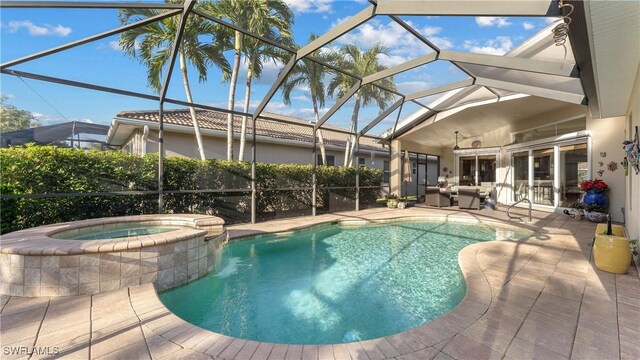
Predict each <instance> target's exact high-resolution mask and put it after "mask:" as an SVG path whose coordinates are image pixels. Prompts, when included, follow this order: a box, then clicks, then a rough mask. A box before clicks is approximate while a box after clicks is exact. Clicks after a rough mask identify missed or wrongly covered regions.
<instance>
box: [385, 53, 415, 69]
mask: <svg viewBox="0 0 640 360" xmlns="http://www.w3.org/2000/svg"><path fill="white" fill-rule="evenodd" d="M408 60H409V58H407V57H405V56H400V55H387V54H380V55H378V61H379V62H380V64H382V65H384V66H386V67H393V66H396V65H400V64H402V63H404V62H407V61H408Z"/></svg>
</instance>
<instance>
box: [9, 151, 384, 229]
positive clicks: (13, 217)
mask: <svg viewBox="0 0 640 360" xmlns="http://www.w3.org/2000/svg"><path fill="white" fill-rule="evenodd" d="M0 165H1V166H0V183H1V185H2V188H1V189H0V193H1V194H2V195H9V194H31V195H33V194H61V195H60V196H56V197H49V198H38V197H37V196H35V197H26V198H18V199H7V198H6V197H2V204H1V205H0V207H1V209H0V210H1V211H2V214H1V215H2V217H1V220H2V228H1V232H2V233H6V232H9V231H14V230H19V229H24V228H29V227H34V226H40V225H45V224H51V223H58V222H65V221H73V220H81V219H88V218H97V217H106V216H123V215H136V214H147V213H155V212H157V209H158V202H157V199H158V195H157V194H153V193H151V194H148V193H144V192H145V191H146V192H149V191H157V189H158V183H157V174H158V172H157V171H158V169H157V168H158V156H157V154H150V155H147V156H145V157H139V156H135V155H130V154H126V153H122V152H117V151H114V152H104V151H96V150H89V151H85V150H79V149H69V148H58V147H54V146H35V145H29V146H26V147H24V148H8V149H0ZM317 180H318V201H317V205H318V207H319V208H320V210H321V211H322V209H328V207H329V203H330V202H331V201H333V200H335V198H336V197H338V198H341V199H343V200H342V201H343V202H344V203H349V201H353V198H354V192H355V169H354V168H344V167H329V166H319V167H318V171H317ZM381 182H382V171H380V170H376V169H368V168H361V169H360V184H361V186H363V187H364V186H373V187H374V188H371V189H368V188H367V189H361V190H360V201H361V204H363V205H364V206H367V205H368V204H374V203H375V199H376V198H377V197H378V196H379V193H380V183H381ZM163 186H164V190H165V192H166V194H165V195H164V197H163V198H164V207H163V209H164V211H165V212H168V213H200V214H215V215H218V216H221V217H223V218H224V219H225V220H226V221H227V222H239V221H248V220H249V218H250V213H251V164H250V163H246V162H232V161H226V160H213V159H211V160H206V161H200V160H196V159H188V158H181V157H169V158H165V161H164V177H163ZM256 187H257V189H258V191H257V199H256V200H257V201H256V212H257V214H258V216H259V218H261V219H265V218H270V217H274V216H280V215H282V214H284V215H288V214H292V213H293V214H297V213H300V210H305V211H310V209H311V203H312V191H311V187H312V167H311V165H297V164H267V163H258V164H256ZM330 187H348V189H346V190H343V189H337V190H328V189H327V188H330ZM288 188H301V189H298V190H294V191H291V190H284V189H288ZM190 190H207V192H204V193H203V192H195V191H190ZM100 192H124V194H122V195H108V196H104V195H101V196H99V195H95V196H91V195H87V194H88V193H89V194H90V193H100ZM133 192H137V193H133ZM74 193H75V194H74ZM65 194H66V195H65ZM80 195H82V196H80Z"/></svg>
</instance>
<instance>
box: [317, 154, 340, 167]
mask: <svg viewBox="0 0 640 360" xmlns="http://www.w3.org/2000/svg"><path fill="white" fill-rule="evenodd" d="M317 164H318V165H326V166H336V157H335V156H333V155H327V163H326V164H323V163H322V155H318V157H317Z"/></svg>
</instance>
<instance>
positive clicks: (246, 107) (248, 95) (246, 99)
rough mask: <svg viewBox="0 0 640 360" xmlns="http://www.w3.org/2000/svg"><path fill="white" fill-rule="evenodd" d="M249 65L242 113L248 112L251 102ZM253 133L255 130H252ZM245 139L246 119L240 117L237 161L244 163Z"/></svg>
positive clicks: (251, 77)
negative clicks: (240, 126) (240, 125)
mask: <svg viewBox="0 0 640 360" xmlns="http://www.w3.org/2000/svg"><path fill="white" fill-rule="evenodd" d="M251 65H252V64H251V63H249V70H248V71H247V82H246V90H245V92H244V110H243V111H244V112H245V113H248V112H249V102H250V101H251V80H253V73H252V72H251ZM253 131H255V129H253ZM246 139H247V117H246V116H243V117H242V128H241V130H240V150H239V151H238V160H239V161H244V144H245V141H246Z"/></svg>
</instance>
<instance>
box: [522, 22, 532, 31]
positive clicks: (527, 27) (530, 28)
mask: <svg viewBox="0 0 640 360" xmlns="http://www.w3.org/2000/svg"><path fill="white" fill-rule="evenodd" d="M522 27H523V28H524V29H525V30H532V29H533V28H534V27H535V26H534V25H533V24H532V23H530V22H526V21H525V22H523V23H522Z"/></svg>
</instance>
